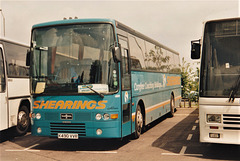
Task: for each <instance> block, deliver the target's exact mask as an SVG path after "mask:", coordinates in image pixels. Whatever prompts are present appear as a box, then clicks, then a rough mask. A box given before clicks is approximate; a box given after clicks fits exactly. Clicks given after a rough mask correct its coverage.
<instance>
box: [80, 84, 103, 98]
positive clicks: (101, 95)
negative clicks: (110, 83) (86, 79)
mask: <svg viewBox="0 0 240 161" xmlns="http://www.w3.org/2000/svg"><path fill="white" fill-rule="evenodd" d="M82 84H83V85H85V86H86V87H87V88H88V89H90V90H91V91H93V92H94V93H95V94H97V95H99V96H100V97H101V98H104V95H103V94H102V93H99V92H98V91H96V90H94V89H92V88H91V87H89V86H88V85H86V84H85V83H83V82H82Z"/></svg>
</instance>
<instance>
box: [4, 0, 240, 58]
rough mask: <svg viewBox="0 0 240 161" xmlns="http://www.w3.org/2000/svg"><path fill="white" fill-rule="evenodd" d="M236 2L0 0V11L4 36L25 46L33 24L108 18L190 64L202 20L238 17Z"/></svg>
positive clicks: (237, 1) (179, 0)
mask: <svg viewBox="0 0 240 161" xmlns="http://www.w3.org/2000/svg"><path fill="white" fill-rule="evenodd" d="M239 3H240V0H221V1H220V0H201V1H199V0H165V1H163V0H155V1H116V0H114V1H100V0H99V1H89V0H88V1H80V0H75V1H67V0H66V1H57V0H48V1H44V0H38V1H37V0H27V1H21V0H15V1H12V0H0V8H1V9H2V13H3V15H4V17H5V26H6V32H5V35H6V37H8V38H10V39H13V40H17V41H20V42H23V43H26V44H29V42H30V32H31V27H32V25H34V24H36V23H41V22H47V21H55V20H61V19H63V17H67V18H68V17H75V16H77V17H78V18H112V19H116V20H118V21H120V22H122V23H124V24H126V25H127V26H130V27H131V28H133V29H135V30H137V31H139V32H142V33H143V34H145V35H147V36H149V37H151V38H153V39H155V40H157V41H159V42H160V43H162V44H164V45H166V46H168V47H169V48H172V49H174V50H176V51H178V52H179V53H180V56H181V57H185V59H186V60H187V61H189V62H191V60H190V41H191V40H195V39H200V38H201V35H202V28H203V21H206V20H209V19H215V18H227V17H237V16H240V4H239ZM0 16H1V21H2V22H1V30H0V31H1V34H2V35H3V25H2V24H3V19H2V14H1V15H0Z"/></svg>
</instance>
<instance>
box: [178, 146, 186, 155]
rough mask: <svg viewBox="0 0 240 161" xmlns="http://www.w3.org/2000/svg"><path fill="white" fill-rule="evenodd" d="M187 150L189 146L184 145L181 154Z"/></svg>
mask: <svg viewBox="0 0 240 161" xmlns="http://www.w3.org/2000/svg"><path fill="white" fill-rule="evenodd" d="M186 150H187V146H183V147H182V149H181V151H180V153H179V154H180V155H183V154H184V153H185V151H186Z"/></svg>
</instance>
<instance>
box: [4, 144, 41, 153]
mask: <svg viewBox="0 0 240 161" xmlns="http://www.w3.org/2000/svg"><path fill="white" fill-rule="evenodd" d="M38 145H39V144H34V145H32V146H30V147H28V148H25V149H22V150H21V149H6V150H5V151H9V152H18V151H19V152H23V151H31V152H40V150H31V148H33V147H36V146H38Z"/></svg>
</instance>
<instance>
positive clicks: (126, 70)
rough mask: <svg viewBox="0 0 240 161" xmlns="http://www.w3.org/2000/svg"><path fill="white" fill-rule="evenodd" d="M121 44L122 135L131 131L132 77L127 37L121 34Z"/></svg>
mask: <svg viewBox="0 0 240 161" xmlns="http://www.w3.org/2000/svg"><path fill="white" fill-rule="evenodd" d="M119 42H120V44H121V55H122V61H121V78H122V79H121V81H122V83H121V84H122V137H124V136H126V135H129V134H130V133H131V94H132V93H131V77H130V67H129V63H130V62H129V60H130V59H129V52H128V43H127V38H125V37H122V36H119Z"/></svg>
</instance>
